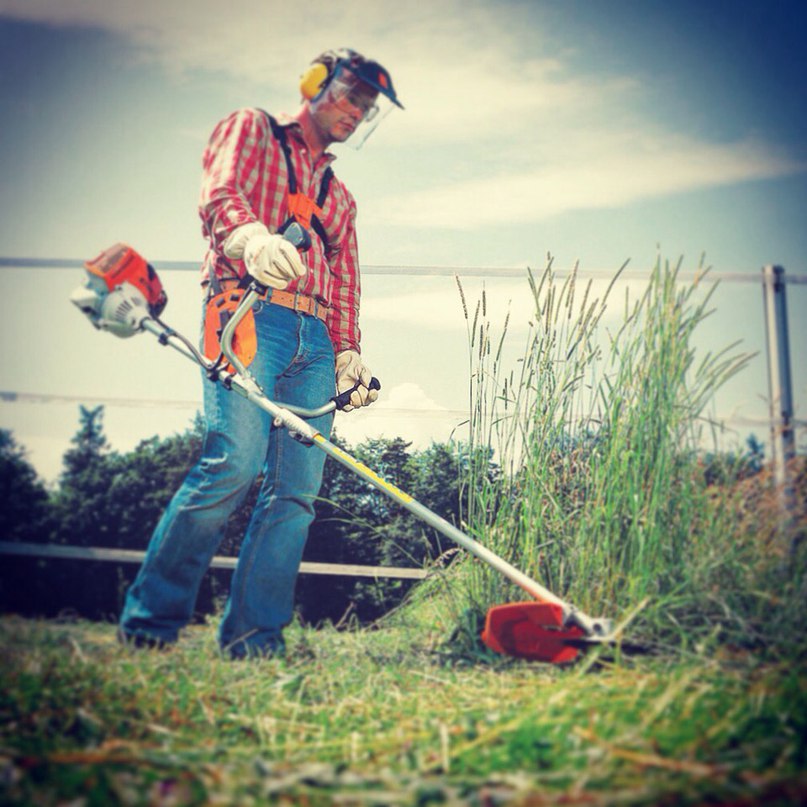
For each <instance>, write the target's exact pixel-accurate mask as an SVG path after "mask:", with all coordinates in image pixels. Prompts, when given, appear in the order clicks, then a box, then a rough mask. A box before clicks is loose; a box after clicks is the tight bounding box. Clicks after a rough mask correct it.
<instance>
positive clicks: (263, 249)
mask: <svg viewBox="0 0 807 807" xmlns="http://www.w3.org/2000/svg"><path fill="white" fill-rule="evenodd" d="M223 252H224V254H225V256H227V257H228V258H235V259H239V258H242V259H243V261H244V266H245V267H246V269H247V272H249V274H250V275H251V276H252V277H254V278H255V280H257V281H258V283H262V284H263V285H264V286H270V287H271V288H273V289H285V288H286V287H287V286H288V285H289V283H291V282H292V281H293V280H297V279H299V278H301V277H302V276H303V275H304V274H305V273H306V267H305V264H304V263H303V261H302V259H301V258H300V253H299V252H297V249H296V248H295V247H294V246H292V244H291V243H290V242H289V241H287V240H286V239H285V238H283V236H282V235H275V234H272V233H270V232H269V230H267V229H266V227H265V226H264V225H263V224H261V223H260V222H257V221H253V222H250V223H249V224H243V225H242V226H241V227H238V228H237V229H235V230H233V231H232V232H231V233H230V235H229V236H228V237H227V239H226V240H225V242H224V245H223Z"/></svg>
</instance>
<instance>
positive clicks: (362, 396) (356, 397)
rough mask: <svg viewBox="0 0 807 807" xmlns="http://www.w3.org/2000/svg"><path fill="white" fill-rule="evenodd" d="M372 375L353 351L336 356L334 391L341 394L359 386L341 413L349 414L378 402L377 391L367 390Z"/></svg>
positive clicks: (344, 351) (345, 351)
mask: <svg viewBox="0 0 807 807" xmlns="http://www.w3.org/2000/svg"><path fill="white" fill-rule="evenodd" d="M372 378H373V374H372V373H371V372H370V368H369V367H368V366H367V365H366V364H364V362H362V360H361V356H360V355H359V354H358V353H357V352H356V351H355V350H343V351H342V352H341V353H338V354H337V356H336V391H337V392H338V393H342V392H344V391H345V390H348V389H351V388H352V387H355V386H356V384H361V386H360V387H359V388H358V389H357V390H356V391H355V392H354V393H353V394H352V395H351V396H350V403H349V404H348V405H347V406H345V407H344V409H343V410H342V411H344V412H350V410H351V409H354V408H356V407H358V406H368V405H369V404H371V403H372V402H373V401H375V400H378V390H374V389H368V387H369V384H370V381H371V380H372Z"/></svg>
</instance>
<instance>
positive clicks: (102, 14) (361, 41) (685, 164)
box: [0, 0, 805, 231]
mask: <svg viewBox="0 0 807 807" xmlns="http://www.w3.org/2000/svg"><path fill="white" fill-rule="evenodd" d="M528 5H529V4H528ZM528 12H532V13H531V14H530V13H528ZM0 14H5V15H7V16H12V17H16V18H20V19H27V20H32V21H36V22H40V23H47V24H50V25H60V26H92V27H96V28H99V29H102V30H108V31H112V32H114V33H115V34H116V35H118V36H120V37H123V38H124V39H126V40H127V41H128V42H129V43H130V46H131V49H132V57H133V58H136V59H138V60H144V61H148V62H151V63H156V64H159V65H161V66H162V67H163V69H164V70H165V71H166V72H167V73H168V74H170V75H174V76H175V77H182V76H183V75H185V74H189V73H192V72H194V71H212V72H215V73H217V74H219V75H224V76H226V77H229V78H230V79H231V80H232V81H233V82H251V83H254V84H256V85H258V86H260V87H261V88H262V89H261V93H263V91H264V89H266V90H268V91H270V92H267V93H266V94H267V95H268V96H272V97H273V98H274V99H275V100H273V101H272V102H273V103H275V101H276V102H277V103H279V104H284V105H285V104H289V105H291V104H293V103H295V102H296V90H295V77H296V76H297V75H299V73H300V72H302V70H303V69H305V67H306V66H307V64H308V62H309V60H310V59H311V58H313V56H315V55H316V54H317V53H319V52H321V51H322V50H325V49H328V48H332V47H339V46H342V45H349V46H351V47H355V48H357V49H359V50H361V51H363V52H365V53H367V54H368V55H370V56H373V57H375V58H378V59H380V60H381V61H382V62H383V63H385V64H386V65H387V66H388V67H389V68H390V70H391V72H392V75H393V78H394V81H395V84H396V86H397V89H398V93H399V95H400V97H401V99H402V100H403V102H404V104H405V105H406V107H407V108H406V111H405V112H404V113H396V116H395V118H394V119H392V120H390V121H389V122H385V124H384V126H383V127H382V128H381V129H380V130H379V133H378V134H376V135H374V137H375V138H377V139H379V138H382V137H383V140H384V144H383V145H384V147H385V149H387V150H388V151H387V152H385V153H387V154H389V153H392V154H393V157H394V159H395V160H396V161H398V162H400V163H401V164H404V163H405V164H407V165H410V166H412V168H411V175H412V176H413V177H417V178H418V181H420V182H421V186H420V187H419V188H417V189H416V190H415V189H411V187H412V186H411V184H410V185H409V187H410V190H399V191H398V192H396V193H395V194H394V195H390V197H389V198H387V199H383V200H378V201H376V202H375V203H374V204H373V205H372V206H365V207H364V208H363V213H362V216H363V220H364V221H367V222H368V223H371V224H389V223H391V222H394V223H395V224H397V225H402V226H405V227H423V228H438V229H458V230H466V231H467V230H470V229H472V228H477V227H479V226H480V225H484V226H490V225H491V224H497V223H525V222H535V221H540V220H542V219H546V218H547V217H550V216H554V215H557V214H560V213H565V212H568V211H574V210H590V209H603V208H616V207H621V206H626V205H629V204H632V203H635V202H637V201H641V200H643V199H649V198H658V197H664V196H667V195H670V194H677V193H682V192H686V191H691V190H695V189H701V188H710V187H719V186H727V185H731V184H735V183H739V182H745V181H749V180H757V179H769V178H775V177H780V176H785V175H789V174H793V173H797V172H800V171H803V170H805V165H804V164H803V163H800V162H798V161H796V160H794V159H792V158H790V157H789V156H787V155H786V154H780V153H777V152H775V151H774V150H773V149H771V148H770V147H769V146H767V145H766V144H765V143H763V142H759V141H757V142H751V141H749V140H743V139H738V140H736V141H735V142H722V143H715V142H709V141H708V140H705V139H703V138H701V137H698V136H696V135H695V134H694V133H685V132H684V130H683V129H682V130H681V131H671V130H670V128H669V126H664V125H661V124H659V123H658V122H657V121H654V120H652V119H648V114H649V113H647V112H644V113H640V112H639V111H638V110H639V109H640V108H644V109H645V110H647V109H649V108H654V107H655V108H660V107H662V103H661V102H660V100H658V99H657V100H656V101H655V103H654V104H653V105H652V106H651V105H649V104H648V103H646V102H647V101H648V99H649V98H653V97H655V96H654V94H655V93H657V91H658V88H657V87H654V86H653V85H652V81H649V80H647V79H645V81H644V82H643V83H640V82H639V81H638V80H637V79H635V78H634V77H632V76H630V75H620V74H616V73H613V72H609V71H608V70H606V69H600V68H598V69H597V70H596V71H593V70H590V71H587V72H582V71H581V70H580V68H579V67H576V68H573V67H572V62H571V58H570V54H569V52H567V51H564V50H563V47H564V46H565V45H564V43H567V44H569V45H570V46H571V44H572V43H573V42H574V39H573V38H572V36H571V34H572V33H573V29H571V28H569V29H568V30H567V32H566V33H567V36H565V37H562V41H561V43H558V42H554V41H549V39H548V38H549V36H550V33H549V30H550V29H549V28H548V27H545V26H543V25H542V24H541V23H540V8H537V7H534V8H528V7H527V5H521V4H517V3H493V2H485V0H444V1H443V2H441V3H439V4H425V3H419V2H414V0H398V1H397V2H392V1H391V0H380V1H379V2H373V3H368V2H363V1H362V0H345V2H342V3H340V4H339V5H338V7H335V6H334V5H333V4H332V3H331V2H329V1H328V0H309V2H308V3H307V4H306V7H305V12H304V13H302V12H301V11H300V10H299V8H298V7H297V6H295V5H294V4H291V3H287V2H281V0H268V2H267V0H234V1H233V2H232V3H230V4H229V5H228V6H227V8H226V10H225V8H224V7H223V6H222V5H221V4H220V2H218V1H217V0H196V2H194V3H193V4H185V3H170V2H169V3H166V2H164V0H140V2H138V3H130V2H128V1H126V0H60V2H59V3H54V2H52V0H0ZM554 30H555V33H557V29H554ZM589 56H590V61H591V63H592V64H594V63H596V53H594V54H589ZM578 63H579V59H578ZM378 145H381V144H380V143H379V144H378ZM430 166H434V168H430ZM398 187H399V188H400V185H398Z"/></svg>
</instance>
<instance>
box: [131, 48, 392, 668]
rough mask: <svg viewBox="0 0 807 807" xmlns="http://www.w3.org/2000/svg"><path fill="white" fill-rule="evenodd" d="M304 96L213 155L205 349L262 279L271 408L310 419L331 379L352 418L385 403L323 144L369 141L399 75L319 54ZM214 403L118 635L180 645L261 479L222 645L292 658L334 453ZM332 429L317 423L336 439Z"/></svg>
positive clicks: (226, 126)
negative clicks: (376, 385) (292, 228)
mask: <svg viewBox="0 0 807 807" xmlns="http://www.w3.org/2000/svg"><path fill="white" fill-rule="evenodd" d="M301 92H302V95H303V102H302V105H301V107H300V109H299V111H298V112H297V114H296V115H295V116H293V117H287V116H281V117H280V118H278V119H274V118H272V117H271V116H269V115H268V114H267V113H265V112H263V111H262V110H259V109H242V110H239V111H237V112H235V113H233V114H232V115H230V116H229V117H227V118H226V119H224V120H222V121H221V122H220V123H219V124H218V126H217V127H216V128H215V130H214V132H213V134H212V136H211V138H210V141H209V143H208V146H207V148H206V150H205V152H204V155H203V160H202V163H203V182H202V192H201V201H200V208H199V212H200V216H201V218H202V222H203V232H204V234H205V236H206V237H207V238H208V240H209V249H208V252H207V255H206V257H205V260H204V264H203V267H202V277H203V286H204V287H205V289H206V315H205V329H204V330H205V352H206V353H207V354H208V355H209V356H210V357H211V358H214V359H215V358H216V357H217V356H218V349H219V346H218V343H217V339H218V337H219V336H220V331H221V326H222V325H223V323H224V317H225V316H226V312H227V310H228V309H227V305H228V304H229V303H228V300H231V299H232V298H233V293H234V292H235V298H236V300H237V298H238V296H239V290H240V293H243V289H244V288H245V286H247V285H248V283H249V281H250V280H251V279H252V278H254V279H255V280H257V281H259V282H260V283H261V284H263V285H265V286H267V287H268V293H267V296H266V298H265V300H263V301H262V302H259V303H257V304H256V305H255V307H254V309H253V312H252V313H253V317H252V318H250V324H249V325H248V328H249V329H250V333H248V334H247V335H246V336H240V331H239V332H237V333H236V336H237V337H239V341H240V343H241V347H242V348H243V349H244V350H247V355H241V356H240V358H241V359H242V361H244V362H245V363H246V362H249V372H250V373H251V375H252V376H253V377H254V378H255V380H256V381H257V382H258V383H259V384H260V386H261V388H262V389H263V390H264V391H265V392H266V394H267V395H268V396H269V397H270V398H272V399H273V400H276V401H281V402H285V403H289V404H296V405H298V406H303V407H307V408H315V407H318V406H320V405H321V404H322V403H324V402H325V401H327V400H328V399H329V398H330V397H332V396H333V394H334V377H335V380H336V388H337V390H338V391H339V392H342V391H344V390H347V389H351V388H354V387H355V388H356V389H355V391H354V392H353V393H352V395H351V397H350V407H348V408H354V407H359V406H364V405H367V404H369V403H372V402H373V401H374V400H375V399H376V397H377V392H376V391H375V390H370V389H369V384H370V379H371V378H372V374H371V373H370V371H369V369H368V368H367V366H366V365H365V364H364V362H363V359H362V357H361V354H360V347H359V342H360V331H359V324H358V313H359V296H360V282H359V267H358V257H357V248H356V230H355V219H356V204H355V202H354V200H353V197H352V196H351V194H350V193H349V192H348V190H347V188H346V187H345V186H344V184H343V183H342V182H340V181H339V180H338V179H337V178H336V177H335V176H334V175H333V171H332V169H331V163H332V161H333V160H334V159H335V158H334V156H333V155H332V154H330V153H329V152H328V151H326V149H327V148H328V146H330V145H331V144H332V143H338V142H344V141H347V140H348V139H351V141H354V140H355V141H358V142H359V145H360V144H361V142H363V139H366V136H367V134H369V131H368V132H365V133H362V132H361V131H359V130H360V129H362V128H363V129H368V130H371V129H372V127H374V126H375V125H377V123H378V120H379V119H380V118H381V117H382V116H381V114H380V109H379V106H380V105H381V104H382V103H387V104H388V105H389V106H390V107H391V106H392V105H393V104H394V105H397V106H399V107H400V106H401V105H400V103H399V102H398V100H397V98H396V95H395V91H394V89H393V86H392V81H391V79H390V76H389V73H387V71H386V70H385V69H384V68H383V67H381V65H379V64H377V63H376V62H372V61H369V60H367V59H365V58H364V57H363V56H361V55H360V54H358V53H356V52H354V51H349V50H340V51H329V52H327V53H324V54H322V55H321V56H319V57H318V58H317V59H316V60H315V61H314V63H313V64H312V66H311V68H309V70H308V71H307V72H306V73H305V75H304V76H303V77H302V79H301ZM295 221H296V222H298V223H299V224H301V225H302V226H303V227H305V228H306V229H307V230H308V231H309V233H310V235H311V241H312V244H311V247H310V248H309V249H308V250H307V251H305V252H303V253H302V254H301V253H298V251H297V250H296V249H295V248H294V247H293V246H292V245H291V244H290V243H289V241H287V240H285V239H284V238H283V236H282V233H283V232H284V231H285V229H286V228H287V227H288V226H289V225H290V224H291V223H292V222H295ZM247 337H249V338H247ZM250 340H251V343H252V349H251V350H249V349H248V347H246V346H247V343H249V342H250ZM237 349H239V348H237ZM253 354H254V355H253ZM204 406H205V418H206V424H207V432H206V437H205V441H204V446H203V450H202V455H201V458H200V460H199V461H198V463H197V464H196V465H195V466H194V468H193V469H192V470H191V472H190V473H189V475H188V477H187V478H186V479H185V481H184V483H183V485H182V486H181V488H180V489H179V491H178V492H177V493H176V495H175V496H174V498H173V500H172V501H171V503H170V505H169V506H168V508H167V510H166V512H165V513H164V515H163V517H162V519H161V520H160V523H159V524H158V525H157V528H156V530H155V532H154V535H153V536H152V539H151V543H150V544H149V549H148V552H147V554H146V559H145V561H144V563H143V566H142V568H141V570H140V573H139V574H138V577H137V579H136V580H135V582H134V584H133V585H132V587H131V588H130V590H129V592H128V594H127V598H126V604H125V607H124V611H123V614H122V616H121V621H120V637H121V639H122V640H123V641H126V642H128V643H132V644H135V645H137V646H150V647H154V646H156V647H163V646H165V645H169V644H171V643H173V642H175V641H176V640H177V636H178V632H179V630H180V629H181V628H182V627H184V626H185V625H186V624H187V622H188V621H189V619H190V617H191V614H192V610H193V606H194V604H195V601H196V596H197V592H198V589H199V585H200V583H201V580H202V577H203V576H204V574H205V571H206V570H207V569H208V567H209V564H210V562H211V560H212V558H213V556H214V554H215V552H216V549H217V548H218V546H219V544H220V542H221V539H222V536H223V532H224V528H225V525H226V523H227V519H228V517H229V516H230V514H231V513H232V512H233V511H234V510H235V509H236V508H237V507H238V505H239V504H240V503H241V502H242V501H243V500H244V497H245V496H246V494H247V492H248V491H249V490H250V488H251V487H252V484H253V482H254V481H255V479H256V478H257V476H258V475H259V474H260V473H261V472H263V474H264V481H263V484H262V487H261V490H260V494H259V496H258V500H257V503H256V505H255V509H254V511H253V513H252V516H251V520H250V523H249V526H248V528H247V531H246V534H245V536H244V540H243V543H242V546H241V551H240V554H239V558H238V564H237V567H236V570H235V574H234V576H233V580H232V587H231V592H230V597H229V600H228V602H227V606H226V609H225V612H224V615H223V619H222V622H221V627H220V630H219V642H220V644H221V647H222V649H223V650H224V652H225V653H226V654H228V655H229V656H230V657H233V658H243V657H246V656H265V655H271V654H276V653H282V652H283V650H284V643H283V633H282V631H283V627H284V626H285V625H287V624H288V622H289V621H290V620H291V617H292V612H293V601H294V585H295V581H296V577H297V572H298V569H299V565H300V561H301V558H302V553H303V547H304V545H305V541H306V537H307V534H308V528H309V525H310V523H311V521H312V520H313V517H314V507H313V500H314V498H315V497H316V495H317V494H318V492H319V488H320V484H321V481H322V470H323V463H324V454H322V453H321V452H319V451H315V450H312V449H311V448H310V447H308V446H305V445H302V444H301V443H300V442H298V441H296V440H295V439H293V438H292V436H290V435H289V433H288V432H287V431H286V430H285V429H281V428H275V427H273V424H272V421H271V417H270V416H269V415H267V414H266V413H265V412H263V410H261V409H259V408H258V407H256V406H254V405H252V404H250V403H249V402H248V401H247V400H245V399H244V398H242V397H241V396H239V395H234V394H232V393H229V392H227V391H226V390H225V389H223V388H222V386H221V385H220V384H213V383H210V382H209V381H206V382H205V384H204ZM332 418H333V416H332V415H330V414H329V415H325V416H322V417H320V418H318V419H317V420H315V421H313V422H312V425H313V426H314V427H315V428H316V429H318V430H319V431H320V432H322V433H323V434H324V435H325V436H326V437H327V436H328V434H329V433H330V427H331V423H332Z"/></svg>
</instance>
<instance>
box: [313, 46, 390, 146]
mask: <svg viewBox="0 0 807 807" xmlns="http://www.w3.org/2000/svg"><path fill="white" fill-rule="evenodd" d="M323 100H326V101H328V102H330V103H331V104H333V106H334V107H336V108H337V109H338V110H339V111H340V112H342V113H343V114H344V115H346V116H349V117H350V119H351V120H352V121H354V122H355V128H354V130H353V133H352V134H351V135H350V136H349V137H347V138H346V139H345V141H344V142H345V143H346V144H347V145H348V146H350V147H351V148H354V149H360V148H361V147H362V145H363V144H364V142H365V141H366V140H367V138H368V137H369V136H370V135H371V134H372V133H373V132H374V131H375V130H376V128H377V127H378V125H379V124H380V123H381V121H382V120H384V118H386V117H387V116H388V115H389V114H390V113H391V112H392V110H393V109H394V108H395V107H396V106H397V107H399V108H401V109H403V106H402V105H401V103H400V102H399V101H398V99H397V97H396V95H395V90H394V89H393V87H392V80H391V79H390V77H389V74H388V73H387V71H386V70H384V68H383V67H381V65H379V64H377V63H376V62H368V61H363V62H359V63H358V64H353V65H351V66H350V67H348V66H346V65H339V66H338V67H337V68H336V71H335V72H334V75H333V77H332V79H331V80H330V82H329V83H328V86H327V87H326V89H325V91H324V92H323Z"/></svg>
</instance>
